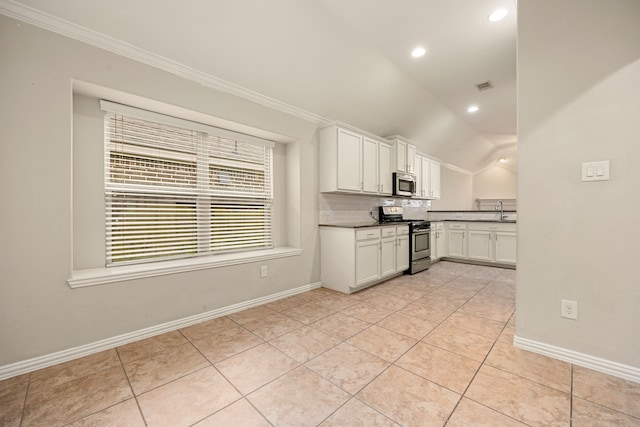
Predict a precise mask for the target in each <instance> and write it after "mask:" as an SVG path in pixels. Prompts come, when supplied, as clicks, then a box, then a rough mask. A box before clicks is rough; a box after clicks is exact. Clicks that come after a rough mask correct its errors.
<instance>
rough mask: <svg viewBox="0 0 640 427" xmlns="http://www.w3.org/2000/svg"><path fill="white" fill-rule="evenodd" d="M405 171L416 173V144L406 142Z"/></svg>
mask: <svg viewBox="0 0 640 427" xmlns="http://www.w3.org/2000/svg"><path fill="white" fill-rule="evenodd" d="M406 156H407V172H408V173H416V146H415V145H412V144H407V154H406Z"/></svg>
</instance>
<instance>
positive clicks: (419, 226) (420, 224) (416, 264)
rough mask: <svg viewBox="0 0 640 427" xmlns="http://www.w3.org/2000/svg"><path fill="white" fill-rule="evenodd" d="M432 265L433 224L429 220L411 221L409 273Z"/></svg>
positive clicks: (414, 272) (417, 271)
mask: <svg viewBox="0 0 640 427" xmlns="http://www.w3.org/2000/svg"><path fill="white" fill-rule="evenodd" d="M429 267H431V224H430V223H429V221H411V222H410V223H409V270H408V273H409V274H416V273H419V272H421V271H424V270H426V269H428V268H429Z"/></svg>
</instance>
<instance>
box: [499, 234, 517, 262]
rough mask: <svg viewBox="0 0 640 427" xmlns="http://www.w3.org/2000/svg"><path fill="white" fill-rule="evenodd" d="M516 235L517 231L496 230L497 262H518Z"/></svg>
mask: <svg viewBox="0 0 640 427" xmlns="http://www.w3.org/2000/svg"><path fill="white" fill-rule="evenodd" d="M516 236H517V235H516V233H515V232H508V231H502V232H500V231H496V262H502V263H505V264H515V263H516V259H517V256H516V255H517V253H516V241H517V237H516Z"/></svg>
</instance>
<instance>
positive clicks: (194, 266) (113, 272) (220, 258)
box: [67, 247, 302, 288]
mask: <svg viewBox="0 0 640 427" xmlns="http://www.w3.org/2000/svg"><path fill="white" fill-rule="evenodd" d="M301 254H302V249H298V248H286V247H284V248H275V249H269V250H263V251H252V252H242V253H233V254H224V255H214V256H210V257H202V258H188V259H180V260H172V261H162V262H154V263H149V264H141V265H126V266H121V267H110V268H95V269H90V270H78V271H74V272H73V273H72V275H71V278H70V279H69V280H67V283H68V284H69V286H70V287H71V288H84V287H87V286H95V285H104V284H106V283H113V282H122V281H125V280H133V279H143V278H147V277H154V276H162V275H165V274H175V273H184V272H187V271H195V270H205V269H208V268H217V267H226V266H230V265H237V264H246V263H250V262H258V261H266V260H270V259H276V258H285V257H291V256H297V255H301Z"/></svg>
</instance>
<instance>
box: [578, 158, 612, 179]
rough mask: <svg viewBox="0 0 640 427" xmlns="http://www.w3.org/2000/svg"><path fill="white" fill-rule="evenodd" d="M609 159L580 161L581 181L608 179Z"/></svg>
mask: <svg viewBox="0 0 640 427" xmlns="http://www.w3.org/2000/svg"><path fill="white" fill-rule="evenodd" d="M608 180H609V160H602V161H598V162H583V163H582V181H608Z"/></svg>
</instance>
